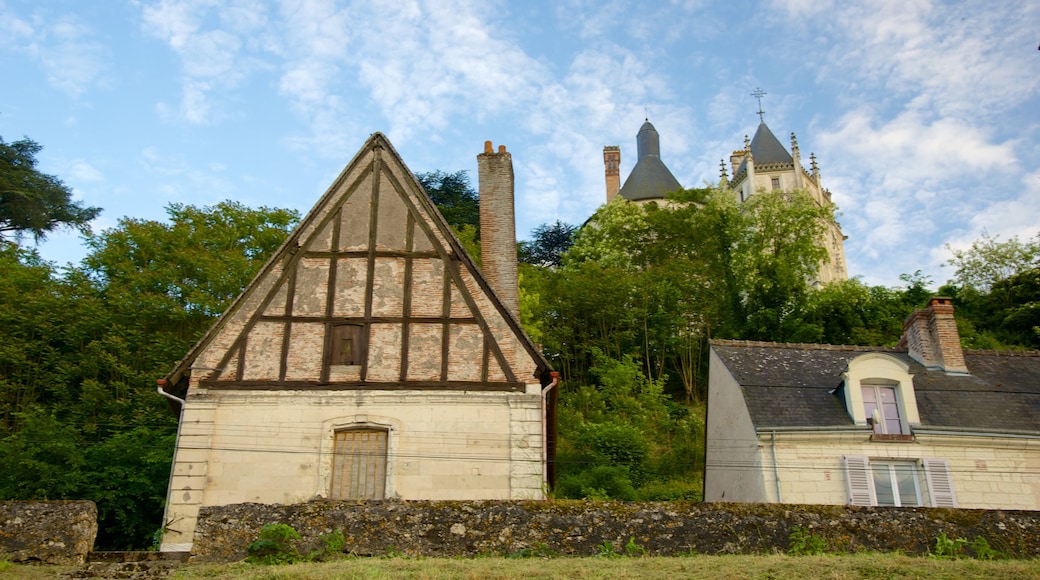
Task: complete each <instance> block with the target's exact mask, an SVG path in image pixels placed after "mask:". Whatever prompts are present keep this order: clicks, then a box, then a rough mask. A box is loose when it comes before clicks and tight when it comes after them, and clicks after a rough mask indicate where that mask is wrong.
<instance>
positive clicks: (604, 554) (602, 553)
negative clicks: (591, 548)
mask: <svg viewBox="0 0 1040 580" xmlns="http://www.w3.org/2000/svg"><path fill="white" fill-rule="evenodd" d="M596 557H597V558H620V557H621V554H618V553H617V552H615V551H614V542H611V541H610V540H603V543H601V544H598V545H597V546H596Z"/></svg>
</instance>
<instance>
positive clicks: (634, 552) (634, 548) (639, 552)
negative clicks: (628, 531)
mask: <svg viewBox="0 0 1040 580" xmlns="http://www.w3.org/2000/svg"><path fill="white" fill-rule="evenodd" d="M625 554H626V555H628V556H632V557H634V556H647V555H649V552H647V550H646V548H645V547H643V546H640V545H639V544H637V543H636V537H635V536H629V537H628V543H626V544H625Z"/></svg>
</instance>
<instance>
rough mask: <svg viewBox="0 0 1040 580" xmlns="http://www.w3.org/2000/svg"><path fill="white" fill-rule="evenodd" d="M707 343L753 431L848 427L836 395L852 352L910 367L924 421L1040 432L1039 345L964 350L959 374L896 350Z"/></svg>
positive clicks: (931, 425) (937, 424)
mask: <svg viewBox="0 0 1040 580" xmlns="http://www.w3.org/2000/svg"><path fill="white" fill-rule="evenodd" d="M711 347H712V349H713V350H714V351H715V352H716V353H717V354H718V356H719V358H720V359H721V361H722V363H723V364H724V365H725V366H726V369H727V370H728V371H729V373H730V374H731V375H732V376H733V378H734V379H735V380H736V381H737V383H738V384H739V385H740V386H741V390H742V391H743V394H744V401H745V403H746V404H747V408H748V411H749V413H750V414H751V420H752V422H753V423H754V425H755V427H756V428H758V429H768V428H769V427H835V426H852V425H853V421H852V419H851V418H850V417H849V415H848V413H847V412H846V410H845V405H844V402H843V401H842V400H841V399H840V397H839V396H838V395H837V394H836V393H838V392H840V387H841V386H842V384H843V383H842V380H843V379H842V376H841V375H842V373H843V372H844V370H845V368H846V367H847V366H848V363H849V361H851V360H852V359H854V358H856V357H857V356H860V355H862V354H864V353H868V352H884V353H887V354H889V355H891V356H893V357H895V358H897V359H899V360H901V361H903V362H904V363H906V364H907V365H908V366H909V368H910V370H909V372H910V374H911V375H913V381H914V392H915V394H916V396H917V407H918V411H919V412H920V416H921V426H922V427H929V428H943V427H948V428H955V429H977V430H981V431H986V430H995V431H1006V432H1015V431H1028V432H1040V352H1038V351H1026V352H994V351H965V353H964V359H965V362H966V363H967V366H968V370H969V373H970V374H968V375H964V374H948V373H946V372H944V371H942V370H936V369H927V368H925V367H924V366H922V365H921V364H920V363H918V362H917V361H915V360H914V359H912V358H911V357H910V355H909V354H907V351H906V350H903V349H895V348H884V347H870V346H846V345H821V344H779V343H771V342H750V341H729V340H713V341H712V342H711ZM835 389H838V391H835Z"/></svg>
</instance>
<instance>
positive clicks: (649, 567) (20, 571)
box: [3, 553, 1040, 580]
mask: <svg viewBox="0 0 1040 580" xmlns="http://www.w3.org/2000/svg"><path fill="white" fill-rule="evenodd" d="M67 571H68V568H57V567H44V566H20V565H13V566H11V567H10V568H8V569H7V570H6V571H5V572H4V574H3V576H4V578H5V580H6V579H7V578H16V579H19V580H21V579H33V580H36V579H38V578H58V577H60V574H61V573H62V572H67ZM665 577H682V578H713V579H714V578H723V579H741V578H799V577H801V578H841V579H850V578H928V579H932V578H939V579H942V578H949V579H961V578H1038V579H1040V560H991V561H980V560H971V559H954V560H944V559H938V558H927V557H924V558H922V557H910V556H903V555H898V554H879V553H866V554H856V555H843V556H833V555H824V556H788V555H785V554H775V555H768V556H690V557H685V558H679V557H671V558H665V557H642V558H641V557H634V558H628V557H623V558H550V559H542V558H523V559H510V558H497V557H487V558H473V559H451V558H344V559H341V560H337V561H333V562H325V563H308V564H291V565H285V566H262V565H255V564H247V563H245V562H236V563H233V564H220V565H214V564H189V565H186V566H184V567H182V568H181V569H179V570H178V571H177V572H176V573H175V574H174V575H173V576H171V578H173V579H177V580H198V579H202V578H205V579H213V578H244V579H256V580H260V579H263V580H275V579H283V578H285V579H290V578H303V579H313V580H332V579H340V578H365V579H369V578H422V579H431V580H432V579H438V578H473V579H485V578H490V579H493V578H665Z"/></svg>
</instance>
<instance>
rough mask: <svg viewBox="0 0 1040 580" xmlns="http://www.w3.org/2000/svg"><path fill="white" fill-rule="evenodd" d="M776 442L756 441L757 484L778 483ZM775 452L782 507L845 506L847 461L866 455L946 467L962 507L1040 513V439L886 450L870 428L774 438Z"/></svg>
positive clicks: (934, 439) (919, 440)
mask: <svg viewBox="0 0 1040 580" xmlns="http://www.w3.org/2000/svg"><path fill="white" fill-rule="evenodd" d="M771 437H772V434H771V433H770V432H768V431H766V430H763V432H762V433H761V435H760V437H759V441H760V443H761V450H762V451H761V453H762V461H761V469H760V470H759V471H758V472H757V473H756V477H757V478H758V479H759V480H761V481H764V482H767V483H768V482H773V481H775V480H774V476H773V465H772V456H771V449H770V442H771ZM776 452H777V465H778V466H779V470H780V489H781V493H782V496H783V501H784V503H805V504H835V505H842V504H846V503H848V497H847V495H848V494H847V489H846V481H845V470H844V466H843V463H842V456H843V455H862V456H866V457H868V458H870V459H872V460H885V459H891V460H911V461H918V460H921V459H924V458H938V459H945V460H947V461H948V462H949V465H950V475H951V479H952V481H953V487H954V493H955V495H956V498H957V504H958V506H959V507H962V508H969V509H1025V510H1036V509H1040V439H1035V438H1010V437H988V436H967V435H965V436H960V435H928V434H918V435H916V436H915V440H914V441H913V442H884V443H882V442H871V441H870V432H869V431H867V430H866V429H864V430H862V431H861V432H860V431H845V432H830V433H791V432H777V434H776ZM922 485H924V483H923V481H922ZM924 495H925V497H926V494H924ZM768 501H775V498H770V499H769V500H768Z"/></svg>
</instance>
